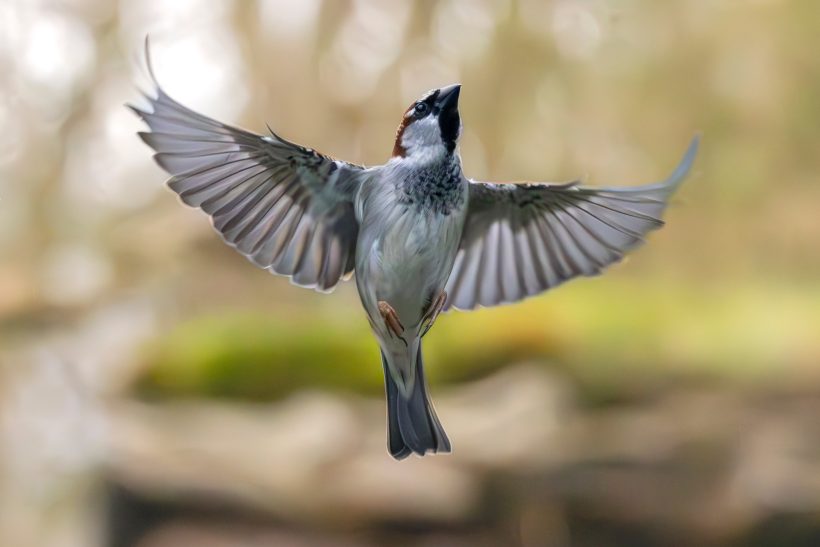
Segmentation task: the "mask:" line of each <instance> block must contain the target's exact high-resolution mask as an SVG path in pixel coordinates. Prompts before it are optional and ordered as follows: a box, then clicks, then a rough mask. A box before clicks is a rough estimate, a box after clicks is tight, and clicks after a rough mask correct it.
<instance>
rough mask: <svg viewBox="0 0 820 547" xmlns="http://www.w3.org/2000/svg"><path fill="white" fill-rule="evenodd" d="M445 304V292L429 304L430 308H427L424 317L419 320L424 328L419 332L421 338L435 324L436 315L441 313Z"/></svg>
mask: <svg viewBox="0 0 820 547" xmlns="http://www.w3.org/2000/svg"><path fill="white" fill-rule="evenodd" d="M445 302H447V291H441V292H440V293H438V296H436V298H435V300H433V301H432V302H431V303H430V307H429V308H427V313H425V314H424V317H423V318H422V319H421V322H422V324H423V325H424V323H425V322H427V324H426V325H424V328H423V329H422V331H421V336H424V335H425V334H427V331H428V330H430V328H431V327H432V326H433V323H435V322H436V319H438V314H440V313H441V310H442V309H444V303H445Z"/></svg>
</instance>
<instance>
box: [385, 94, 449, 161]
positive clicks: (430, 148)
mask: <svg viewBox="0 0 820 547" xmlns="http://www.w3.org/2000/svg"><path fill="white" fill-rule="evenodd" d="M460 91H461V84H453V85H451V86H447V87H442V88H441V89H434V90H432V91H430V92H429V93H427V94H426V95H425V96H424V97H422V98H421V99H419V100H417V101H416V102H414V103H413V104H411V105H410V108H408V109H407V111H406V112H405V113H404V118H402V121H401V124H400V125H399V129H398V132H397V133H396V144H395V146H394V147H393V156H394V157H396V156H399V157H419V158H423V157H429V158H431V159H432V158H435V157H439V156H443V155H445V154H451V153H453V151H454V150H455V148H456V143H457V142H458V137H459V135H460V134H461V117H460V116H459V115H458V95H459V92H460Z"/></svg>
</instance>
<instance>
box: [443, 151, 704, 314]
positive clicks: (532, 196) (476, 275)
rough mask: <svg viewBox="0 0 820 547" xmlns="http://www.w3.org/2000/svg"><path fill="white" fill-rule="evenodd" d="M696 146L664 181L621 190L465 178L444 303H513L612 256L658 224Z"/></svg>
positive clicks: (594, 269)
mask: <svg viewBox="0 0 820 547" xmlns="http://www.w3.org/2000/svg"><path fill="white" fill-rule="evenodd" d="M697 148H698V138H697V137H695V139H693V140H692V144H691V145H690V146H689V149H688V150H687V152H686V154H685V155H684V157H683V160H682V161H681V163H680V164H679V165H678V167H677V169H675V171H674V172H673V173H672V175H671V176H670V177H669V178H668V179H666V180H665V181H663V182H659V183H656V184H648V185H644V186H633V187H624V188H593V187H587V186H580V185H578V184H576V183H569V184H491V183H483V182H471V184H470V186H469V205H468V212H467V220H466V222H465V225H464V233H463V235H462V239H461V244H460V247H459V250H458V254H457V255H456V261H455V264H454V265H453V270H452V273H451V274H450V279H449V280H448V281H447V286H446V291H447V294H448V298H447V303H446V307H447V308H449V307H456V308H458V309H462V310H468V309H473V308H475V307H478V306H495V305H497V304H503V303H507V302H515V301H517V300H521V299H522V298H526V297H527V296H532V295H535V294H538V293H540V292H543V291H545V290H547V289H549V288H551V287H554V286H556V285H559V284H561V283H563V282H564V281H567V280H569V279H572V278H574V277H577V276H582V275H595V274H598V273H600V272H601V271H602V270H603V269H604V268H606V267H607V266H609V265H611V264H613V263H615V262H617V261H619V260H620V259H621V258H623V256H624V254H625V253H626V252H627V251H629V250H630V249H632V248H634V247H636V246H638V245H639V244H641V243H642V242H643V238H644V236H645V235H646V234H647V233H648V232H650V231H652V230H655V229H657V228H660V227H661V226H663V221H662V220H661V215H662V214H663V211H664V210H665V209H666V206H667V203H668V201H669V198H670V197H671V196H672V194H673V193H674V192H675V190H676V189H677V188H678V186H679V185H680V183H681V182H682V181H683V179H684V178H685V177H686V174H687V173H688V172H689V169H690V168H691V166H692V162H693V161H694V159H695V154H696V152H697Z"/></svg>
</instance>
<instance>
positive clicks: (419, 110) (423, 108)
mask: <svg viewBox="0 0 820 547" xmlns="http://www.w3.org/2000/svg"><path fill="white" fill-rule="evenodd" d="M428 108H430V107H428V106H427V103H416V107H415V108H414V109H413V112H414V113H415V114H416V116H419V117H421V116H424V115H425V114H427V109H428Z"/></svg>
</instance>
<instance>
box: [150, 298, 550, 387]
mask: <svg viewBox="0 0 820 547" xmlns="http://www.w3.org/2000/svg"><path fill="white" fill-rule="evenodd" d="M509 319H510V321H509V322H508V323H507V325H506V327H505V328H503V329H499V328H498V323H497V322H496V321H497V319H496V318H493V317H491V316H490V315H488V314H476V315H462V314H459V315H458V316H457V317H451V316H445V317H442V318H440V320H439V324H437V325H436V328H435V329H433V331H431V334H430V336H428V337H427V338H426V339H425V357H426V360H427V363H428V366H427V369H428V371H429V379H430V382H431V383H432V384H434V385H435V384H439V385H442V384H443V385H446V384H451V383H458V382H462V381H465V380H468V379H472V378H476V377H480V376H483V375H485V374H488V373H490V372H492V371H494V370H497V369H498V368H500V367H502V366H504V365H506V364H508V363H510V362H515V360H517V359H523V358H526V357H532V356H541V357H551V356H553V355H555V354H556V352H557V351H558V346H559V344H558V341H557V340H556V339H554V338H551V337H550V336H548V335H545V333H544V331H543V329H542V328H541V327H540V326H537V325H536V326H533V325H529V326H528V324H527V323H528V321H527V319H526V318H521V317H518V318H517V319H516V317H515V315H512V314H511V315H510V317H509ZM145 359H146V368H145V371H146V372H145V374H144V375H143V376H142V377H141V378H140V379H139V381H138V382H137V391H138V392H139V393H141V394H142V395H144V396H147V397H190V396H205V397H227V398H239V399H249V400H270V399H276V398H279V397H282V396H284V395H286V394H288V393H290V392H292V391H296V390H299V389H323V388H326V389H333V390H345V391H351V392H356V393H363V394H370V395H375V394H379V393H381V391H382V390H383V389H384V387H383V384H382V383H383V378H382V369H381V365H380V361H379V353H378V347H377V345H376V342H375V340H374V339H373V336H372V334H371V333H370V331H369V329H368V328H367V325H366V322H365V321H364V320H361V321H352V322H348V323H344V324H342V323H339V322H336V321H333V318H328V317H326V316H322V315H317V316H316V317H313V318H295V319H294V318H287V317H277V316H275V315H274V314H271V315H262V314H259V313H231V314H224V315H210V316H204V317H196V318H194V319H191V320H189V321H186V322H183V323H182V324H180V325H178V326H177V327H175V328H173V329H172V330H171V331H169V332H168V333H167V334H165V335H164V336H162V337H161V338H160V339H158V340H157V341H155V343H154V344H153V345H152V346H151V347H150V348H148V350H147V351H146V353H145Z"/></svg>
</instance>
